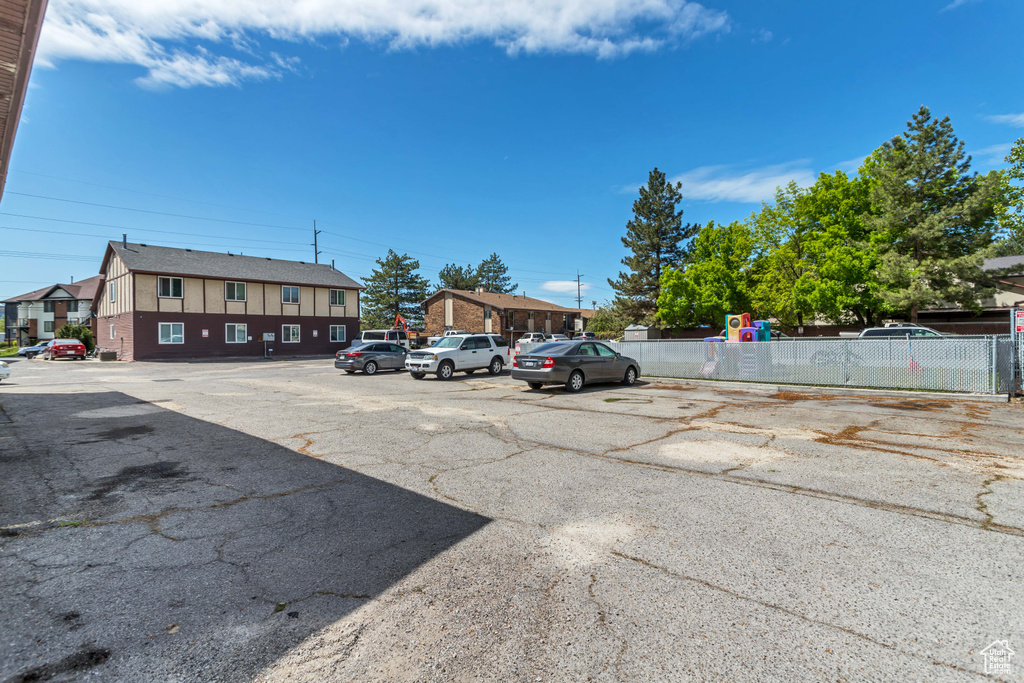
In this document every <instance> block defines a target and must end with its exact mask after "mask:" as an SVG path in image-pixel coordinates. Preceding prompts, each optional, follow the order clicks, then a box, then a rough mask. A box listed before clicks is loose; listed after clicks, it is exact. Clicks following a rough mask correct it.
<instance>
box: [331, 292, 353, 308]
mask: <svg viewBox="0 0 1024 683" xmlns="http://www.w3.org/2000/svg"><path fill="white" fill-rule="evenodd" d="M335 292H341V303H340V304H335V303H332V304H331V306H346V305H347V304H348V294H347V293H346V292H345V290H344V289H332V290H331V293H330V294H328V295H327V296H328V301H330V299H331V298H333V297H334V293H335Z"/></svg>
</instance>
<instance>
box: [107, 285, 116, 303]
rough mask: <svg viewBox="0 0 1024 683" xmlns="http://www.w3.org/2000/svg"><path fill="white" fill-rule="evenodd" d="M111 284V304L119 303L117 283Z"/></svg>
mask: <svg viewBox="0 0 1024 683" xmlns="http://www.w3.org/2000/svg"><path fill="white" fill-rule="evenodd" d="M109 284H110V287H109V289H110V303H114V302H115V301H117V283H116V282H111V283H109Z"/></svg>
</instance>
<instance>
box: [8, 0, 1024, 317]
mask: <svg viewBox="0 0 1024 683" xmlns="http://www.w3.org/2000/svg"><path fill="white" fill-rule="evenodd" d="M1022 25H1024V3H1021V2H1020V1H1019V0H901V1H900V2H898V3H894V2H891V1H889V2H882V1H864V2H846V3H821V2H820V1H815V2H812V1H809V0H808V1H802V0H801V1H796V0H793V1H790V2H786V3H754V2H749V1H748V2H739V1H737V0H717V1H716V0H707V2H706V3H704V4H703V5H701V4H697V3H687V2H683V0H593V1H592V2H588V3H578V2H569V1H568V0H506V1H505V2H487V1H486V0H460V1H459V2H457V3H456V2H455V1H454V0H429V1H428V0H406V1H403V0H379V1H378V2H375V3H365V2H357V1H356V0H335V1H334V2H307V3H301V4H300V3H281V2H279V1H278V0H247V1H246V2H244V3H243V2H241V1H240V0H175V1H174V2H171V1H170V0H167V1H162V2H157V1H155V0H154V1H151V2H146V3H118V2H112V1H107V2H105V1H101V0H51V2H50V7H49V10H48V14H47V18H46V23H45V24H44V28H43V35H42V39H41V43H40V51H39V57H38V60H37V64H36V68H35V69H34V71H33V73H32V80H31V84H30V90H29V95H28V98H27V103H26V105H25V109H24V112H23V117H22V122H21V125H20V127H19V130H18V137H17V141H16V143H15V148H14V154H13V157H12V160H11V164H10V176H9V179H8V182H7V187H6V190H5V193H4V197H3V200H2V203H0V228H3V229H0V240H2V242H0V244H2V246H0V298H6V297H8V296H12V295H15V294H19V293H21V292H25V291H29V290H32V289H35V288H37V287H40V286H43V285H44V284H47V283H49V282H54V281H60V282H65V281H67V280H68V279H69V277H71V276H74V277H75V279H76V280H78V279H82V278H85V277H89V276H91V275H94V274H95V273H96V272H97V270H98V267H99V261H100V258H101V256H102V252H103V246H104V244H105V242H106V240H107V239H119V238H120V235H121V233H122V232H127V233H128V236H129V239H131V240H133V241H139V242H146V243H151V244H167V245H171V246H191V247H194V248H199V249H209V250H213V251H232V252H242V253H246V254H254V255H267V256H276V257H279V258H294V259H303V260H311V258H312V247H310V246H308V245H309V243H310V242H311V241H312V240H311V230H312V222H313V220H314V219H316V221H317V226H318V228H320V229H322V230H324V234H323V235H321V237H320V241H321V249H322V250H323V251H324V254H323V256H322V257H321V258H322V259H326V260H328V261H329V260H330V259H332V258H333V259H334V260H335V262H336V264H337V266H338V268H339V269H341V270H343V271H344V272H346V273H347V274H349V275H351V276H353V277H356V278H362V277H365V276H366V275H367V274H368V273H369V272H370V270H371V268H372V267H373V260H374V259H376V258H377V257H379V256H381V255H383V254H384V253H385V252H386V250H387V248H388V247H390V248H393V249H394V250H395V251H397V252H399V253H403V252H408V253H409V254H410V255H411V256H414V257H416V258H418V259H420V262H421V265H422V273H423V275H425V276H426V277H428V278H430V279H431V280H434V281H436V276H437V271H438V270H439V269H440V268H441V267H442V266H443V265H444V264H445V263H446V262H449V261H455V262H457V263H460V264H466V263H476V262H479V261H480V260H481V259H482V258H484V257H485V256H487V255H488V254H490V253H491V252H495V251H496V252H498V253H499V254H500V255H501V256H502V257H503V258H504V260H505V262H506V263H507V264H508V265H509V267H510V268H511V274H512V276H513V277H514V279H515V280H516V281H517V282H518V283H519V288H520V290H521V291H525V292H526V293H527V294H528V295H530V296H538V297H541V298H546V299H549V300H552V301H556V302H558V303H561V304H563V305H573V303H572V301H573V297H574V296H575V277H576V272H577V269H578V270H579V271H580V272H581V273H583V274H584V277H583V281H584V283H588V284H589V285H590V287H589V288H588V291H586V292H585V295H584V298H585V305H589V302H590V301H593V300H597V301H598V302H601V301H604V300H606V299H610V298H611V297H612V291H611V289H610V288H609V287H608V284H607V282H606V281H605V279H606V278H607V277H614V276H615V275H616V274H617V273H618V271H619V269H620V264H619V261H620V259H621V258H622V257H623V255H624V252H623V249H622V247H621V242H620V241H619V237H621V236H622V235H623V234H624V231H625V223H626V221H627V220H628V219H629V218H630V215H631V205H632V202H633V199H634V198H635V188H636V187H638V186H639V185H640V184H641V183H643V182H644V181H645V180H646V178H647V173H648V171H649V170H650V169H651V168H652V167H654V166H657V167H659V168H660V169H662V170H663V171H665V172H666V173H668V174H669V176H670V177H673V178H678V179H679V180H681V181H682V182H683V183H684V188H683V193H684V200H683V208H684V210H685V212H686V213H685V216H684V220H687V221H696V222H701V223H703V222H705V221H707V220H709V219H714V220H716V221H729V220H733V219H737V218H743V217H745V216H747V215H748V214H749V213H750V212H751V210H753V209H755V208H757V206H758V202H759V201H760V200H761V199H765V198H769V197H770V196H771V194H772V192H773V189H774V187H775V186H777V185H779V184H783V183H785V182H787V181H788V180H789V179H791V178H792V179H796V180H797V181H798V182H800V183H802V184H809V183H810V182H811V181H812V180H813V178H814V176H815V175H816V174H817V173H818V172H820V171H831V170H833V169H835V168H847V169H849V168H854V167H855V166H856V163H857V161H858V160H859V159H860V158H862V157H863V156H864V155H866V154H868V153H869V152H871V151H872V150H873V149H874V148H876V147H877V146H878V145H879V144H881V143H882V142H883V141H884V140H886V139H887V138H889V137H891V136H892V135H895V134H897V133H899V132H901V131H902V129H903V127H904V125H905V122H906V121H907V119H909V118H910V116H911V114H913V113H914V112H915V111H916V110H917V107H918V106H919V105H921V104H926V105H928V106H929V107H931V108H932V111H933V113H935V114H937V115H940V116H942V115H949V116H950V117H951V118H952V120H953V124H954V126H955V129H956V131H957V133H958V135H959V136H960V137H961V138H962V139H963V140H965V142H966V143H967V147H968V149H969V150H970V151H972V152H973V153H974V157H975V167H976V169H978V170H986V169H989V168H998V167H1001V166H1002V165H1003V163H1002V157H1003V156H1004V155H1005V153H1006V150H1007V149H1008V147H1009V144H1010V143H1012V142H1013V140H1015V139H1016V138H1017V137H1020V136H1022V135H1024V95H1022V92H1024V90H1022V88H1021V84H1022V83H1024V60H1022V59H1021V58H1020V51H1019V32H1020V26H1022ZM33 195H34V196H33ZM61 200H64V201H61ZM98 205H103V206H98ZM114 207H120V208H114ZM128 209H133V210H128ZM168 214H173V215H168ZM12 228H15V229H12ZM12 252H17V253H27V254H34V255H39V254H42V255H44V256H42V257H40V256H31V257H18V256H13V255H12ZM568 281H572V285H571V290H572V291H571V292H566V291H565V290H566V289H567V288H569V286H568V285H567V284H565V283H567V282H568Z"/></svg>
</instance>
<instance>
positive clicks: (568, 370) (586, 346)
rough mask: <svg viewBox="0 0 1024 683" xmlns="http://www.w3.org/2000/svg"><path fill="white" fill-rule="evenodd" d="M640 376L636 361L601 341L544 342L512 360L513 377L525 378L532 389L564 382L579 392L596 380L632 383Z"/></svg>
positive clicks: (638, 365)
mask: <svg viewBox="0 0 1024 683" xmlns="http://www.w3.org/2000/svg"><path fill="white" fill-rule="evenodd" d="M639 376H640V364H639V363H638V362H636V360H634V359H632V358H628V357H627V356H623V355H622V354H620V353H617V352H615V351H614V350H612V349H610V348H609V347H607V346H605V345H604V344H601V343H600V342H582V343H580V342H569V343H566V342H559V343H555V344H544V345H543V346H538V347H537V348H535V349H533V350H532V351H530V353H523V354H520V355H518V356H516V357H515V358H514V359H513V360H512V379H521V380H523V381H524V382H526V383H527V384H529V385H530V388H531V389H540V388H541V387H542V386H544V385H545V384H564V385H565V388H566V390H568V391H572V392H576V391H579V390H580V389H582V388H583V385H585V384H591V383H596V382H621V383H622V384H633V383H634V382H636V378H637V377H639Z"/></svg>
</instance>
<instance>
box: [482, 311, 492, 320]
mask: <svg viewBox="0 0 1024 683" xmlns="http://www.w3.org/2000/svg"><path fill="white" fill-rule="evenodd" d="M490 319H491V309H489V308H485V309H484V320H490Z"/></svg>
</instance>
